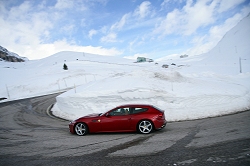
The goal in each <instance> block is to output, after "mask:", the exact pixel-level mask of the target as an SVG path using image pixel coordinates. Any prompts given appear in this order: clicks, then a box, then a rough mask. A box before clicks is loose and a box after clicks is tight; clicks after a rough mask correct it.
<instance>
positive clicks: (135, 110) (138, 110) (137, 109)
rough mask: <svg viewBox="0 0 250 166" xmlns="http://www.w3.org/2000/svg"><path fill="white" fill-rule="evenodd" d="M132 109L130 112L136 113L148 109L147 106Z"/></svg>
mask: <svg viewBox="0 0 250 166" xmlns="http://www.w3.org/2000/svg"><path fill="white" fill-rule="evenodd" d="M131 109H132V114H137V113H141V112H146V111H147V110H148V108H139V107H136V108H131Z"/></svg>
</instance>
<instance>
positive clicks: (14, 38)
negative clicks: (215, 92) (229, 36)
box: [0, 0, 250, 59]
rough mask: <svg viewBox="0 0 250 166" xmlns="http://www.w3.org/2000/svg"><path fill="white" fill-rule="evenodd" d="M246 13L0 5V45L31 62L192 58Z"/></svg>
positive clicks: (143, 5)
mask: <svg viewBox="0 0 250 166" xmlns="http://www.w3.org/2000/svg"><path fill="white" fill-rule="evenodd" d="M249 12H250V0H197V1H195V0H187V1H185V0H150V1H143V0H23V1H22V0H0V25H1V26H0V28H1V30H0V45H1V46H3V47H5V48H7V49H8V50H10V51H13V52H16V53H18V54H19V55H20V56H25V57H28V58H29V59H40V58H44V57H47V56H50V55H52V54H54V53H57V52H59V51H79V52H86V53H94V54H101V55H109V56H119V57H127V58H136V57H137V56H145V57H149V58H152V59H157V58H161V57H165V56H169V57H171V56H173V55H182V54H188V55H190V56H191V55H198V54H201V53H205V52H207V51H209V50H210V49H211V48H213V47H214V46H215V45H216V44H217V43H218V42H219V40H220V39H221V38H222V37H223V35H225V33H226V32H227V31H228V30H230V29H231V28H232V27H233V26H235V25H236V24H237V23H238V22H239V21H240V20H241V19H242V18H244V17H245V16H246V15H248V14H249Z"/></svg>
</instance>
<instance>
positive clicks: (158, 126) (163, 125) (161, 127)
mask: <svg viewBox="0 0 250 166" xmlns="http://www.w3.org/2000/svg"><path fill="white" fill-rule="evenodd" d="M166 125H167V121H166V120H164V121H163V122H161V123H158V124H157V126H155V129H156V130H161V129H163V128H164V127H165V126H166Z"/></svg>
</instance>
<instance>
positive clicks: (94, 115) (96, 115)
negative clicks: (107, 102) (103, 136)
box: [82, 113, 100, 118]
mask: <svg viewBox="0 0 250 166" xmlns="http://www.w3.org/2000/svg"><path fill="white" fill-rule="evenodd" d="M99 115H100V113H98V114H97V113H94V114H89V115H86V116H84V117H82V118H95V117H98V116H99Z"/></svg>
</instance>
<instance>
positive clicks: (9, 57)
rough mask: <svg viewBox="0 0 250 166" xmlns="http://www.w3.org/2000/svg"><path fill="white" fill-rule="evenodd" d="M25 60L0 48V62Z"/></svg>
mask: <svg viewBox="0 0 250 166" xmlns="http://www.w3.org/2000/svg"><path fill="white" fill-rule="evenodd" d="M26 59H27V58H22V57H20V56H19V55H18V54H16V53H13V52H9V51H8V50H7V49H6V48H4V47H2V46H0V61H2V60H4V61H8V62H24V61H25V60H26Z"/></svg>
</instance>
